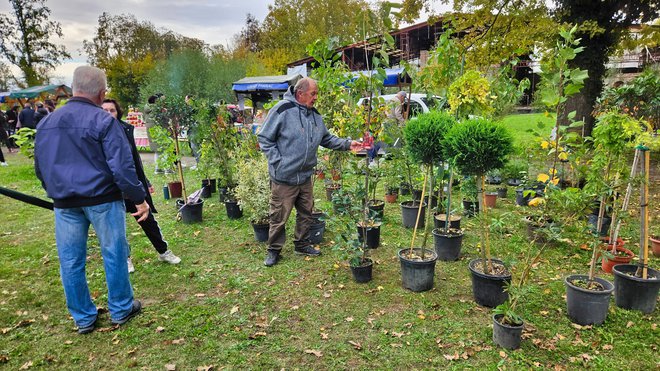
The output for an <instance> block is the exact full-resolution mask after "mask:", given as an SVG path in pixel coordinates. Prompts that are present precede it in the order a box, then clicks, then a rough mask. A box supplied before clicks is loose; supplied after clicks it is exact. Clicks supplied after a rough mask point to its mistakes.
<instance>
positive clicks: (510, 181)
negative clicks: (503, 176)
mask: <svg viewBox="0 0 660 371" xmlns="http://www.w3.org/2000/svg"><path fill="white" fill-rule="evenodd" d="M506 184H508V185H510V186H511V187H518V186H519V185H521V184H523V181H522V180H521V179H508V180H507V181H506Z"/></svg>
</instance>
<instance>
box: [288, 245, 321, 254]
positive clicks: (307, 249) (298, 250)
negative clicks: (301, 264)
mask: <svg viewBox="0 0 660 371" xmlns="http://www.w3.org/2000/svg"><path fill="white" fill-rule="evenodd" d="M294 250H295V252H296V254H299V255H307V256H319V255H321V251H319V250H316V249H315V248H313V247H312V246H305V247H300V248H298V247H296V248H295V249H294Z"/></svg>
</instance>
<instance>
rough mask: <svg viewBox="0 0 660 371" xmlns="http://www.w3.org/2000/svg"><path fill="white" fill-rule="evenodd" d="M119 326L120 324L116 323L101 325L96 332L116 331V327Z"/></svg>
mask: <svg viewBox="0 0 660 371" xmlns="http://www.w3.org/2000/svg"><path fill="white" fill-rule="evenodd" d="M118 328H119V325H114V326H110V327H99V328H97V329H96V332H110V331H115V330H116V329H118Z"/></svg>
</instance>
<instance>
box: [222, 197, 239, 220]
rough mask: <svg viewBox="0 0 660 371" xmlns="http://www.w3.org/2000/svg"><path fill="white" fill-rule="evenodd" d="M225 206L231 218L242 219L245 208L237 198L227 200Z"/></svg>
mask: <svg viewBox="0 0 660 371" xmlns="http://www.w3.org/2000/svg"><path fill="white" fill-rule="evenodd" d="M225 208H226V209H227V217H228V218H229V219H240V218H241V217H242V216H243V210H241V207H240V206H238V201H236V200H225Z"/></svg>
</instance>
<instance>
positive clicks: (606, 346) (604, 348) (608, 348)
mask: <svg viewBox="0 0 660 371" xmlns="http://www.w3.org/2000/svg"><path fill="white" fill-rule="evenodd" d="M612 349H614V346H612V344H605V345H603V350H612Z"/></svg>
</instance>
